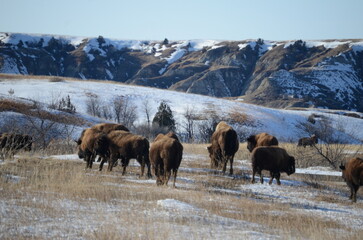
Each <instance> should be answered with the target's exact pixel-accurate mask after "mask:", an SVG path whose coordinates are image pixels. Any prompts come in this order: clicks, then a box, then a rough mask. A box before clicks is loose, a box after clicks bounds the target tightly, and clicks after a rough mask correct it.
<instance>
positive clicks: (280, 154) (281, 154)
mask: <svg viewBox="0 0 363 240" xmlns="http://www.w3.org/2000/svg"><path fill="white" fill-rule="evenodd" d="M251 161H252V181H251V182H252V183H254V182H255V174H256V173H258V174H259V175H260V181H261V183H263V176H262V170H267V171H270V176H271V178H270V181H269V184H271V183H272V181H273V179H274V178H276V181H277V184H278V185H280V184H281V182H280V173H281V172H286V173H287V175H291V174H293V173H294V172H295V158H294V157H292V156H289V155H288V154H287V152H286V150H285V149H283V148H280V147H278V146H262V147H257V148H255V149H254V150H253V151H252V154H251Z"/></svg>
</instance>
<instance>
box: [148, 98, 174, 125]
mask: <svg viewBox="0 0 363 240" xmlns="http://www.w3.org/2000/svg"><path fill="white" fill-rule="evenodd" d="M153 124H157V125H158V126H159V127H165V128H167V129H168V131H175V120H174V116H173V112H172V111H171V109H170V107H169V106H168V104H166V103H165V102H161V103H160V105H159V107H158V112H157V113H156V114H155V116H154V119H153Z"/></svg>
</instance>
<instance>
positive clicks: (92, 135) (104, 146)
mask: <svg viewBox="0 0 363 240" xmlns="http://www.w3.org/2000/svg"><path fill="white" fill-rule="evenodd" d="M79 143H80V144H79V145H78V157H79V158H84V160H85V161H86V168H92V164H93V162H94V159H95V157H96V155H99V156H100V157H102V158H103V159H108V157H109V149H108V148H109V140H108V138H107V135H106V134H105V133H104V132H101V131H98V130H95V129H92V128H87V129H85V130H83V132H82V137H81V138H80V140H79ZM100 170H102V167H101V166H100Z"/></svg>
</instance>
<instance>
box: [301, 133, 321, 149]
mask: <svg viewBox="0 0 363 240" xmlns="http://www.w3.org/2000/svg"><path fill="white" fill-rule="evenodd" d="M317 143H318V137H317V136H316V135H315V134H314V135H312V136H311V137H304V138H300V139H299V142H298V144H297V145H298V146H303V147H306V146H310V147H312V146H314V145H315V144H317Z"/></svg>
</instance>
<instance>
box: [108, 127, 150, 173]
mask: <svg viewBox="0 0 363 240" xmlns="http://www.w3.org/2000/svg"><path fill="white" fill-rule="evenodd" d="M107 136H108V138H109V140H110V148H109V149H110V162H109V164H108V170H109V171H112V167H113V165H114V163H115V162H116V161H117V160H118V159H119V158H121V163H122V167H123V172H122V175H124V174H125V173H126V167H127V166H128V165H129V162H130V159H131V158H135V159H136V160H137V161H138V162H139V163H140V165H141V174H140V176H143V175H144V169H145V164H146V166H147V168H148V169H147V176H148V177H149V178H150V177H151V170H150V161H149V141H148V140H147V139H146V138H145V137H142V136H139V135H135V134H132V133H130V132H126V131H122V130H116V131H112V132H110V133H109V134H108V135H107ZM103 162H104V161H103V160H102V162H101V166H102V165H103Z"/></svg>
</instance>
